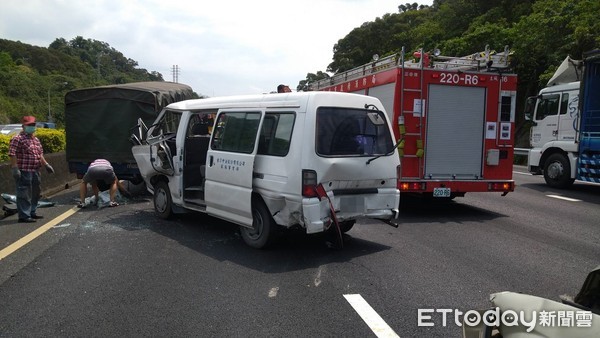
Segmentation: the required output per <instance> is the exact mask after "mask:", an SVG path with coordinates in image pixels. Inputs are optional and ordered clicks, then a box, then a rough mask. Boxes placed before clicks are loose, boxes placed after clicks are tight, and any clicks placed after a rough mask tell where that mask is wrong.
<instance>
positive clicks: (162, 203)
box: [154, 181, 173, 219]
mask: <svg viewBox="0 0 600 338" xmlns="http://www.w3.org/2000/svg"><path fill="white" fill-rule="evenodd" d="M154 211H155V212H156V215H157V216H158V217H160V218H162V219H169V218H171V215H173V201H172V200H171V191H170V190H169V185H168V184H167V182H165V181H159V182H158V183H156V185H155V186H154Z"/></svg>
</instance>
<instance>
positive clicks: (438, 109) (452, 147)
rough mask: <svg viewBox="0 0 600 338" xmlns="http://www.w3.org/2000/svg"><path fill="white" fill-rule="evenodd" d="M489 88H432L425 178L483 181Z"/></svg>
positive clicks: (430, 91)
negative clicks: (486, 99)
mask: <svg viewBox="0 0 600 338" xmlns="http://www.w3.org/2000/svg"><path fill="white" fill-rule="evenodd" d="M485 95H486V91H485V88H481V87H461V86H447V85H430V86H429V109H428V112H427V114H426V118H427V140H426V147H427V148H426V151H425V178H431V179H453V178H455V179H475V178H481V171H482V161H483V137H484V126H485Z"/></svg>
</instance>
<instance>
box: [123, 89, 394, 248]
mask: <svg viewBox="0 0 600 338" xmlns="http://www.w3.org/2000/svg"><path fill="white" fill-rule="evenodd" d="M382 109H383V107H382V105H381V102H380V101H379V100H378V99H376V98H372V97H368V96H363V95H356V94H346V93H326V92H308V93H286V94H266V95H253V96H233V97H223V98H210V99H203V100H188V101H182V102H178V103H174V104H171V105H169V106H167V107H166V108H165V109H164V110H163V111H162V112H161V113H160V115H159V116H158V118H157V119H156V121H155V122H154V123H153V125H152V126H150V127H149V128H148V130H147V133H146V135H145V136H144V135H139V136H138V137H139V138H140V139H142V140H143V141H142V144H141V145H138V146H134V147H133V149H132V151H133V154H134V157H135V159H136V162H137V164H138V167H139V170H140V172H141V175H142V177H143V178H144V181H145V182H146V184H147V187H148V189H149V191H151V192H152V193H153V194H154V207H155V211H156V213H157V215H158V216H160V217H162V218H169V217H170V216H171V215H172V214H173V213H179V212H186V211H190V210H193V211H199V212H204V213H207V214H210V215H212V216H215V217H219V218H222V219H225V220H227V221H230V222H233V223H236V224H239V225H240V226H241V232H242V237H243V239H244V240H245V241H246V243H247V244H249V245H251V246H253V247H259V248H261V247H264V246H266V245H268V244H269V243H270V242H271V241H272V239H273V233H274V231H275V229H276V228H277V227H278V226H281V227H284V228H290V227H294V226H298V227H301V228H304V229H305V230H306V232H307V233H317V232H323V231H325V230H327V229H329V228H330V227H331V225H335V226H336V227H337V228H338V229H339V230H340V231H347V230H349V229H350V227H352V225H353V224H354V221H355V220H356V219H357V218H359V217H368V218H375V219H381V220H384V221H389V220H391V219H392V218H393V217H395V216H396V214H397V208H398V204H399V191H398V189H397V188H396V185H397V170H398V167H399V164H400V161H399V156H398V151H397V150H396V147H394V144H393V138H392V134H393V132H392V129H391V126H390V123H389V121H388V120H387V117H386V114H385V111H383V110H382ZM141 129H142V130H143V129H144V128H141Z"/></svg>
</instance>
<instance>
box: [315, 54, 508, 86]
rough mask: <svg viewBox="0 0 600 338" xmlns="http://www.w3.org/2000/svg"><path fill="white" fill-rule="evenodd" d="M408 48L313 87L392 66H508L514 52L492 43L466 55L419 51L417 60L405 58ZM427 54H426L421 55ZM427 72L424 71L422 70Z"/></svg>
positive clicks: (493, 68)
mask: <svg viewBox="0 0 600 338" xmlns="http://www.w3.org/2000/svg"><path fill="white" fill-rule="evenodd" d="M404 55H405V49H404V47H402V52H401V53H397V54H393V55H389V56H386V57H384V58H381V59H380V58H379V57H377V56H375V57H374V58H373V61H371V62H369V63H366V64H364V65H362V66H360V67H356V68H353V69H350V70H347V71H345V72H341V73H339V74H336V75H333V76H331V77H329V78H327V79H322V80H319V81H317V82H315V83H312V84H310V88H311V90H319V89H322V88H326V87H329V86H334V85H338V84H340V83H345V82H348V81H351V80H354V79H358V78H361V77H364V76H366V75H369V74H374V73H378V72H381V71H385V70H389V69H390V68H393V67H402V68H405V69H419V70H423V69H438V70H452V71H497V70H505V69H509V68H510V67H511V64H510V56H511V55H512V53H511V52H510V50H509V48H508V46H505V47H504V51H503V52H502V53H496V52H495V51H493V50H490V48H489V46H485V50H484V51H482V52H477V53H473V54H469V55H466V56H460V57H455V56H442V55H439V53H438V51H437V50H436V51H434V53H433V54H430V53H424V52H423V50H422V49H421V50H419V51H417V52H415V53H414V54H413V55H414V56H415V59H414V60H404ZM421 55H423V57H421ZM421 73H423V72H421Z"/></svg>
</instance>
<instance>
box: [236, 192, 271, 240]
mask: <svg viewBox="0 0 600 338" xmlns="http://www.w3.org/2000/svg"><path fill="white" fill-rule="evenodd" d="M276 230H277V224H276V223H275V221H274V220H273V218H272V217H271V214H270V213H269V209H268V208H267V206H266V205H265V204H264V203H263V202H262V201H254V203H252V227H251V228H249V227H245V226H241V227H240V232H241V234H242V238H243V239H244V242H246V244H248V245H249V246H251V247H253V248H256V249H264V248H267V247H268V246H269V245H271V244H272V242H273V240H274V237H275V232H276Z"/></svg>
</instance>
